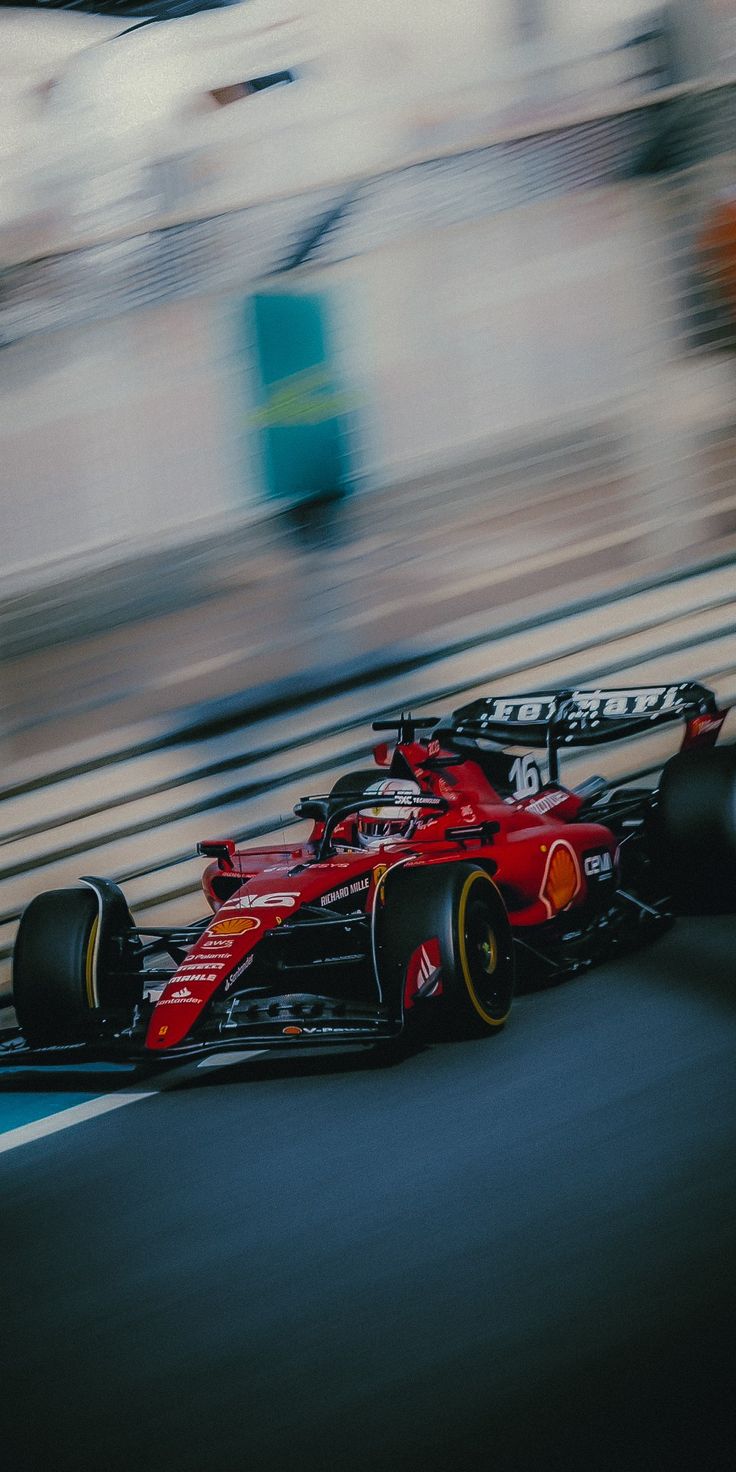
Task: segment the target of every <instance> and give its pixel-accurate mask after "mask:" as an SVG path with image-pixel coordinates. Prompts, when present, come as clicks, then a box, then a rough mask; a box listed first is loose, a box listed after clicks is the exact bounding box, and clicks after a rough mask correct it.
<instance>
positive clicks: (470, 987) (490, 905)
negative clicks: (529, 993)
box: [379, 863, 514, 1038]
mask: <svg viewBox="0 0 736 1472" xmlns="http://www.w3.org/2000/svg"><path fill="white" fill-rule="evenodd" d="M431 939H436V940H437V941H438V942H439V951H440V963H441V981H442V993H441V995H440V996H437V997H431V996H430V997H427V998H426V1000H424V1001H423V1002H422V1003H421V1004H417V1006H416V1008H414V1007H412V1008H411V1009H410V1011H409V1012H408V1015H407V1023H409V1022H411V1023H412V1024H414V1021H415V1017H416V1020H417V1021H418V1019H419V1015H420V1011H419V1008H420V1006H421V1012H422V1013H423V1015H424V1017H425V1018H426V1019H429V1018H430V1017H434V1018H435V1019H436V1020H437V1023H438V1025H439V1027H440V1029H441V1031H442V1033H444V1034H445V1035H449V1036H451V1037H464V1038H467V1037H487V1036H488V1035H489V1034H492V1033H495V1032H498V1031H499V1029H500V1028H501V1027H502V1026H503V1024H504V1022H505V1021H506V1018H507V1017H508V1014H509V1011H510V1008H511V1002H512V998H513V994H514V953H513V940H512V935H511V926H510V925H509V921H508V916H507V914H506V909H505V907H504V904H503V900H502V899H501V896H500V894H499V892H498V890H497V888H496V886H495V884H494V883H493V880H492V879H491V877H490V875H489V874H488V873H487V872H486V870H485V869H481V868H480V867H479V866H478V865H476V864H470V863H468V864H442V865H438V866H436V867H427V868H424V869H418V870H414V871H410V870H403V871H401V872H399V873H398V874H396V875H395V876H394V878H393V880H392V879H391V876H390V875H389V878H388V882H387V894H386V902H385V909H384V911H383V914H382V916H381V917H380V927H379V954H380V957H381V962H380V964H381V970H382V973H383V974H385V981H386V989H387V990H388V991H389V993H390V995H392V996H393V997H394V999H395V1000H396V1002H397V1005H401V1003H402V999H403V995H404V988H405V986H406V979H407V968H408V967H409V963H410V961H411V958H412V956H413V955H414V954H415V952H416V951H417V949H418V947H420V946H421V945H422V944H423V943H424V942H426V941H428V940H431Z"/></svg>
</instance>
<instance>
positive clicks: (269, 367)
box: [251, 292, 350, 501]
mask: <svg viewBox="0 0 736 1472" xmlns="http://www.w3.org/2000/svg"><path fill="white" fill-rule="evenodd" d="M251 302H252V308H253V311H254V314H255V328H256V350H257V367H258V407H257V408H256V410H255V412H254V414H253V416H252V423H253V424H254V426H255V428H256V430H257V431H258V433H259V436H260V440H261V446H262V451H263V458H264V462H265V471H266V483H267V487H268V492H269V494H270V495H271V496H274V497H287V496H288V497H289V498H291V499H297V500H303V501H313V500H331V499H333V498H335V497H337V496H341V495H343V494H344V492H345V489H346V486H347V479H348V473H347V470H348V468H347V418H348V412H349V407H350V406H349V403H348V396H347V394H346V392H345V391H344V390H343V389H341V388H340V386H339V384H338V381H337V377H336V374H335V371H334V367H333V365H332V363H331V361H330V350H329V332H328V325H327V322H328V318H327V299H326V296H325V295H324V293H317V292H315V293H311V294H308V295H307V294H304V295H302V294H301V293H300V294H296V293H294V294H290V295H286V294H276V293H272V292H267V293H266V292H264V293H263V294H261V295H258V296H255V297H253V298H251Z"/></svg>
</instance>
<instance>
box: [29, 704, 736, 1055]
mask: <svg viewBox="0 0 736 1472" xmlns="http://www.w3.org/2000/svg"><path fill="white" fill-rule="evenodd" d="M724 718H725V713H724V712H723V711H722V710H719V708H718V706H717V704H716V700H715V697H714V695H713V694H712V692H711V691H709V690H707V689H705V688H704V687H703V686H701V685H697V684H693V683H685V684H677V685H661V686H652V687H646V688H633V689H631V688H629V689H605V690H604V689H577V690H555V691H543V692H541V693H536V694H530V695H514V696H512V697H509V698H505V697H503V696H488V697H485V698H483V699H479V700H474V701H472V702H471V703H470V704H467V705H464V706H462V707H461V708H460V709H459V710H457V711H455V712H454V713H453V714H452V715H450V716H449V717H445V718H443V717H437V716H422V717H414V716H411V715H402V716H401V717H400V719H398V720H396V721H393V722H391V721H378V722H376V723H374V729H375V730H378V731H386V732H391V733H392V740H391V741H390V744H387V743H386V742H383V743H382V745H381V746H380V747H377V748H376V750H375V752H374V755H375V758H376V762H377V763H378V767H377V769H376V768H374V769H366V770H360V771H353V772H350V773H348V774H347V775H346V776H343V777H341V778H340V780H339V781H338V782H337V783H336V784H335V786H334V787H333V788H332V791H331V792H330V793H329V794H327V795H325V796H317V797H306V798H304V799H303V800H302V801H301V802H300V803H298V804H297V806H296V808H295V810H294V812H295V817H296V819H297V820H307V821H308V822H309V823H311V832H310V833H309V836H308V837H307V838H306V839H304V840H301V841H295V842H293V843H287V842H281V843H278V844H275V845H273V844H271V845H268V846H266V847H259V848H250V847H246V848H239V847H238V845H237V843H236V841H235V840H234V839H232V838H217V839H210V840H207V841H205V842H203V843H200V844H199V845H198V851H199V852H200V853H201V854H202V855H203V856H204V857H205V858H207V859H209V860H210V862H209V864H208V865H207V867H206V868H205V871H204V875H203V888H204V894H205V898H206V901H207V904H208V910H209V913H208V914H207V915H206V917H205V918H201V919H195V920H193V921H192V923H191V924H190V925H187V926H184V927H178V926H177V927H174V928H168V929H165V928H162V927H158V926H156V927H154V928H149V927H146V926H145V925H136V924H135V922H134V920H133V917H132V915H131V913H130V910H129V908H128V904H127V902H126V900H125V898H124V896H123V894H122V892H121V890H120V888H119V887H118V885H117V884H116V883H114V882H113V881H111V880H109V879H99V878H91V877H87V878H85V879H83V880H82V882H81V887H76V888H70V889H64V890H57V891H51V892H48V893H45V894H40V895H37V896H36V898H35V899H32V900H31V902H30V904H29V905H28V906H27V908H26V910H25V911H24V913H23V916H22V918H21V921H20V926H19V929H18V935H17V940H16V944H15V952H14V973H13V984H14V1000H15V1007H16V1012H17V1018H18V1024H19V1028H20V1032H21V1035H22V1038H23V1040H24V1041H23V1043H22V1044H21V1045H20V1046H21V1049H22V1050H23V1049H24V1050H25V1052H24V1056H25V1057H26V1058H28V1056H29V1053H30V1054H31V1055H34V1054H38V1055H42V1056H43V1059H44V1061H52V1060H53V1058H59V1059H60V1060H64V1061H67V1060H68V1059H69V1056H70V1050H72V1051H76V1050H79V1051H80V1052H81V1053H82V1054H83V1055H84V1056H89V1055H92V1056H95V1057H127V1058H140V1059H148V1060H149V1061H150V1062H161V1063H164V1062H165V1061H166V1060H168V1059H173V1058H181V1057H182V1055H187V1054H198V1053H200V1052H203V1051H206V1050H208V1049H209V1050H217V1051H221V1050H222V1049H224V1048H227V1047H229V1046H238V1047H241V1048H242V1046H243V1045H244V1044H245V1045H246V1046H256V1047H258V1048H269V1047H278V1048H280V1049H283V1048H285V1047H286V1048H299V1047H302V1046H303V1045H314V1044H319V1045H320V1046H321V1045H324V1044H338V1043H339V1044H346V1043H358V1044H382V1043H385V1042H387V1041H388V1040H391V1039H396V1038H398V1037H399V1036H400V1035H402V1034H407V1033H408V1032H409V1031H410V1029H411V1028H412V1027H420V1026H424V1025H426V1024H427V1022H428V1021H429V1023H430V1026H431V1028H432V1029H439V1031H440V1033H441V1032H443V1031H444V1032H445V1033H447V1034H452V1035H464V1036H468V1035H472V1034H475V1035H483V1034H489V1035H490V1034H493V1033H496V1032H497V1031H498V1029H500V1028H501V1027H502V1026H503V1024H504V1022H505V1021H506V1018H507V1017H508V1014H509V1009H510V1007H511V1002H512V997H513V994H514V986H515V982H516V979H517V977H519V978H520V979H521V980H522V981H524V980H526V979H528V978H532V979H535V980H536V982H537V983H538V982H539V981H540V980H545V979H548V980H557V979H559V978H561V977H563V976H566V975H570V974H572V973H575V972H577V971H579V970H580V969H581V968H583V967H586V966H589V965H591V964H592V963H593V962H594V961H596V960H597V959H599V958H601V957H607V956H610V955H611V954H613V953H614V952H615V950H616V948H618V947H625V946H630V945H632V944H633V943H636V942H639V941H642V940H644V939H645V938H647V937H650V936H654V935H656V934H657V933H658V932H659V930H660V929H661V928H662V927H663V926H665V925H667V924H669V923H670V921H671V919H672V917H673V915H674V914H675V913H677V912H678V911H680V912H682V911H693V910H703V909H705V910H708V909H721V910H723V909H728V910H733V909H736V746H733V745H731V746H725V747H720V748H717V749H716V746H715V743H716V740H717V737H718V734H719V732H720V729H721V726H722V724H723V721H724ZM674 721H684V725H685V730H684V737H683V740H682V745H681V749H680V751H679V752H678V754H677V755H675V756H674V757H673V758H672V759H671V760H670V761H669V762H668V763H667V765H666V766H665V767H664V771H663V773H662V775H661V777H660V779H659V781H658V782H657V783H656V785H654V786H652V785H649V786H646V785H641V784H640V782H639V783H633V782H631V781H629V782H628V783H627V784H626V785H621V784H618V783H615V782H614V783H612V782H609V781H606V780H605V779H604V778H602V777H599V776H596V775H593V776H590V777H589V778H588V779H587V780H586V781H584V782H583V783H582V784H581V785H579V786H577V787H575V788H568V787H566V786H565V785H564V784H563V783H562V781H561V780H560V773H559V754H560V751H565V750H569V749H570V748H574V747H589V746H597V745H600V744H603V743H607V742H615V741H621V740H622V739H624V738H626V737H627V736H629V735H631V736H633V735H636V734H638V733H643V732H648V731H651V730H652V729H654V728H657V727H659V726H661V725H664V724H665V723H667V722H674ZM542 753H544V755H543V756H542ZM421 1019H423V1022H422V1021H420V1020H421Z"/></svg>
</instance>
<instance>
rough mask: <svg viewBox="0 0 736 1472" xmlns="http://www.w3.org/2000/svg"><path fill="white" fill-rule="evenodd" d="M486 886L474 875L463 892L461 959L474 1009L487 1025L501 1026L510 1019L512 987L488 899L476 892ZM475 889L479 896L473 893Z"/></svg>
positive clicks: (482, 879)
mask: <svg viewBox="0 0 736 1472" xmlns="http://www.w3.org/2000/svg"><path fill="white" fill-rule="evenodd" d="M486 883H487V881H486V880H485V879H484V878H479V877H477V876H473V879H472V880H470V881H469V882H468V885H467V887H466V890H465V891H464V893H463V896H462V901H461V913H460V921H461V924H460V956H461V960H462V968H463V974H464V979H465V985H466V988H467V992H468V996H469V998H470V1001H471V1002H472V1004H473V1007H474V1008H475V1010H476V1012H477V1013H478V1014H479V1016H480V1017H482V1018H483V1021H484V1022H487V1023H489V1024H490V1025H491V1026H498V1025H499V1024H500V1023H501V1022H504V1021H505V1019H506V1017H507V1016H508V1012H509V1008H510V1006H511V990H512V986H511V978H510V974H509V967H508V966H505V965H504V964H503V956H502V949H501V945H500V943H499V937H498V932H497V929H496V926H495V923H494V920H493V917H492V915H491V911H490V906H489V903H488V899H487V898H486V895H485V894H483V893H477V891H478V889H479V887H480V886H483V887H485V885H486ZM473 888H475V889H476V894H472V893H471V892H470V891H471V890H472V889H473ZM463 901H464V903H463Z"/></svg>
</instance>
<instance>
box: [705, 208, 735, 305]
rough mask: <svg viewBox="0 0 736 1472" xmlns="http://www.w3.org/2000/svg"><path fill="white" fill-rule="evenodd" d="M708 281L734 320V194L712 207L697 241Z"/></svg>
mask: <svg viewBox="0 0 736 1472" xmlns="http://www.w3.org/2000/svg"><path fill="white" fill-rule="evenodd" d="M698 250H699V253H700V254H701V256H702V257H703V263H704V269H705V271H706V273H707V276H708V279H709V281H710V282H711V283H712V285H713V286H714V287H715V289H716V291H718V292H719V293H720V295H721V296H722V297H723V299H724V300H725V302H726V303H727V305H728V308H729V310H730V312H731V314H732V316H733V317H734V318H736V194H730V195H724V196H723V197H722V198H721V199H719V200H718V201H717V203H716V204H715V205H714V206H713V209H712V211H711V213H710V214H709V215H708V217H707V219H706V222H705V227H704V229H703V231H702V233H701V235H700V237H699V240H698Z"/></svg>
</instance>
